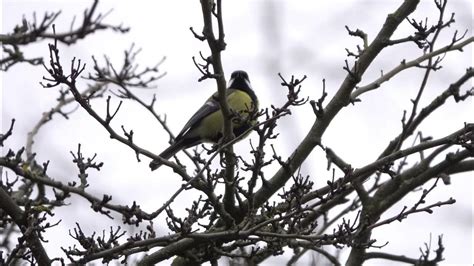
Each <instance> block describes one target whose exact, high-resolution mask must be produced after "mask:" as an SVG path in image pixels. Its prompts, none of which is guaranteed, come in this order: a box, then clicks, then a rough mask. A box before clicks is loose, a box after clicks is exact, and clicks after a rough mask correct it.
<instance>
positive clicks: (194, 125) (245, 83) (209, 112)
mask: <svg viewBox="0 0 474 266" xmlns="http://www.w3.org/2000/svg"><path fill="white" fill-rule="evenodd" d="M228 84H229V86H228V87H227V89H226V95H227V104H228V106H229V109H230V111H231V113H233V114H234V115H235V116H238V117H237V118H235V117H234V118H233V119H232V128H233V133H234V136H235V137H239V136H241V135H242V134H244V133H245V132H246V131H247V130H248V129H249V128H250V127H252V126H253V125H255V124H256V122H257V119H256V118H255V117H256V116H253V115H252V116H251V114H252V113H255V112H256V111H258V98H257V96H256V94H255V92H254V91H253V89H252V86H251V84H250V80H249V75H248V74H247V72H245V71H243V70H236V71H234V72H232V74H231V76H230V80H229V83H228ZM223 130H224V118H223V114H222V111H221V108H220V105H219V100H218V93H217V92H216V93H214V94H213V95H212V96H211V97H209V98H208V99H207V100H206V102H205V103H204V104H203V105H202V106H201V108H199V110H197V112H196V113H195V114H194V115H193V116H191V118H190V119H189V121H188V122H187V123H186V124H185V125H184V127H183V129H182V130H181V132H180V133H179V134H178V135H177V136H176V138H175V140H174V143H172V144H171V145H170V146H169V147H168V148H166V149H165V150H164V151H163V152H161V153H160V155H159V156H160V157H161V158H163V159H166V160H168V159H169V158H171V157H172V156H174V155H175V154H176V153H177V152H179V151H181V150H183V149H187V148H190V147H193V146H196V145H198V144H201V143H219V141H220V140H221V138H222V136H223ZM248 134H249V133H247V134H246V135H248ZM161 165H162V163H161V162H160V161H159V160H153V161H151V162H150V168H151V170H152V171H154V170H156V169H158V168H159V167H160V166H161Z"/></svg>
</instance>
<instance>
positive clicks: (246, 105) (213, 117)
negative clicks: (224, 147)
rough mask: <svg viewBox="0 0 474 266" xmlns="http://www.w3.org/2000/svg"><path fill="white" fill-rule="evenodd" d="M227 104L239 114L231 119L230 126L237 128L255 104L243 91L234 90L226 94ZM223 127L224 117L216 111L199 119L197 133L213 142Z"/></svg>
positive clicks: (219, 111)
mask: <svg viewBox="0 0 474 266" xmlns="http://www.w3.org/2000/svg"><path fill="white" fill-rule="evenodd" d="M227 104H228V105H229V108H230V109H231V111H232V112H234V113H237V114H239V116H240V119H233V120H232V127H233V128H234V129H235V128H238V127H240V126H243V125H242V121H245V119H246V118H247V117H248V115H249V113H250V112H252V110H254V109H255V108H257V107H256V106H254V103H253V101H252V98H251V97H250V96H249V95H248V94H247V93H246V92H244V91H241V90H234V91H233V92H231V93H229V94H228V96H227ZM223 127H224V118H223V115H222V111H221V110H220V109H219V110H218V111H216V112H214V113H212V114H210V115H208V116H207V117H205V118H204V119H203V120H202V121H201V125H200V126H199V129H198V132H197V133H198V135H199V136H200V137H202V138H203V139H205V140H206V141H211V142H214V141H216V138H217V136H219V135H221V134H222V133H221V132H222V129H223Z"/></svg>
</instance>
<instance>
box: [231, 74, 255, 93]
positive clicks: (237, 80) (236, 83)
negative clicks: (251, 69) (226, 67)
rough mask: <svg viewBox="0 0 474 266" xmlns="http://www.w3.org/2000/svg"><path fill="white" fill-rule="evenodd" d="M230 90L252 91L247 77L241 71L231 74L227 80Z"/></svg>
mask: <svg viewBox="0 0 474 266" xmlns="http://www.w3.org/2000/svg"><path fill="white" fill-rule="evenodd" d="M229 88H230V89H241V90H252V86H251V85H250V80H249V75H248V74H247V72H245V71H243V70H236V71H234V72H232V75H230V80H229Z"/></svg>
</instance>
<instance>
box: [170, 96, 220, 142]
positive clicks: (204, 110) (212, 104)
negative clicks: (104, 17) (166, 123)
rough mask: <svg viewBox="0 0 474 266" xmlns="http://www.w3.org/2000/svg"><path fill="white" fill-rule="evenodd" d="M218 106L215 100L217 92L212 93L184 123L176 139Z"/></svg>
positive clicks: (217, 108)
mask: <svg viewBox="0 0 474 266" xmlns="http://www.w3.org/2000/svg"><path fill="white" fill-rule="evenodd" d="M219 108H220V106H219V102H218V101H217V93H214V94H213V95H212V96H211V97H209V99H207V101H206V102H205V103H204V104H203V105H202V106H201V108H199V110H197V112H196V113H195V114H194V115H193V116H192V117H191V118H190V119H189V121H188V122H187V123H186V124H185V125H184V127H183V129H181V132H179V134H178V136H176V139H179V138H181V137H182V136H183V135H184V134H186V132H188V131H189V129H190V128H191V127H192V126H193V125H196V124H198V123H199V121H200V120H202V119H203V118H204V117H206V116H208V115H209V114H211V113H213V112H215V111H217V110H219Z"/></svg>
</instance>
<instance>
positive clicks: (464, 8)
mask: <svg viewBox="0 0 474 266" xmlns="http://www.w3.org/2000/svg"><path fill="white" fill-rule="evenodd" d="M137 2H138V4H137ZM66 3H67V4H66ZM90 3H91V1H67V2H66V1H13V0H10V1H2V5H1V8H3V10H1V11H2V12H1V14H2V23H3V28H2V33H6V32H10V31H11V29H12V28H13V27H14V25H15V24H17V23H18V22H19V21H21V18H22V16H23V14H25V15H26V17H27V18H31V16H32V12H34V11H36V13H37V14H38V17H40V15H39V14H42V13H43V12H44V11H56V10H59V9H61V10H62V11H63V12H62V15H61V16H60V18H59V20H58V22H57V23H56V24H57V26H56V28H57V31H58V32H62V31H65V30H67V29H68V28H69V23H70V21H71V19H72V17H73V16H74V15H75V14H77V15H78V16H80V14H81V12H82V11H81V10H82V9H83V8H85V7H88V6H89V4H90ZM135 3H136V4H131V2H130V1H123V0H122V1H103V2H101V3H100V4H99V7H98V9H99V10H100V11H103V12H105V11H108V10H109V9H110V8H113V9H114V11H113V12H112V14H110V15H109V17H108V19H106V22H107V23H110V24H118V23H121V22H123V24H124V25H125V26H130V27H131V32H130V33H128V34H125V35H120V34H117V33H113V32H98V33H96V34H95V35H93V36H90V37H89V38H88V39H87V40H85V41H80V42H79V43H78V44H77V45H75V46H72V47H64V46H61V47H60V50H61V54H62V60H63V61H62V62H63V64H64V65H68V63H69V62H70V60H71V59H72V57H74V56H76V57H78V58H81V59H82V60H83V61H84V60H85V61H86V62H88V66H89V68H88V69H86V72H87V71H90V70H91V68H90V67H91V65H92V64H91V60H90V57H91V56H92V55H96V56H97V57H98V58H100V57H101V55H102V54H104V53H105V54H107V55H108V56H109V57H110V58H111V59H112V61H113V62H117V63H120V62H121V58H122V53H123V50H124V49H128V48H129V47H130V44H131V43H132V42H134V43H135V44H136V46H137V47H141V48H142V50H143V51H142V53H141V55H140V56H139V61H140V64H141V65H142V66H151V65H154V64H155V63H156V62H157V61H159V60H161V58H162V57H163V56H166V57H167V60H166V61H165V63H164V64H163V65H162V70H163V71H166V72H167V75H166V76H165V77H164V78H163V79H161V80H159V81H158V82H157V89H156V90H155V91H153V92H152V91H141V92H139V94H140V95H141V96H142V97H145V98H149V99H150V100H151V97H152V94H153V93H157V98H158V99H157V105H156V108H157V110H158V112H159V113H166V114H167V115H168V122H169V126H170V127H171V128H172V129H173V130H174V131H175V132H178V131H179V130H180V128H181V126H182V125H183V124H184V123H185V122H186V120H187V119H188V118H189V116H190V115H192V113H193V111H194V110H196V109H197V108H198V107H199V106H200V105H201V104H202V102H203V101H204V100H205V99H206V98H207V97H208V95H209V94H211V93H212V92H213V91H214V90H215V85H214V83H213V82H210V81H204V82H201V83H197V79H198V78H199V73H198V71H197V70H196V69H195V67H194V65H193V63H192V60H191V57H192V56H199V51H203V53H204V54H207V52H208V48H207V46H206V45H205V43H201V42H199V41H198V40H196V39H194V37H193V36H192V34H191V33H190V31H189V27H190V26H192V27H194V29H195V30H196V31H197V32H200V31H201V28H202V21H201V13H200V7H199V2H198V1H160V2H158V1H153V2H152V1H136V2H135ZM269 3H271V2H270V1H263V0H261V1H226V2H225V3H224V4H225V5H224V17H225V18H224V21H225V27H226V28H225V30H226V42H227V44H228V46H227V49H226V51H225V52H224V54H223V63H224V67H225V72H226V75H227V76H228V75H230V73H231V72H232V71H233V70H236V69H244V70H246V71H247V72H248V73H249V75H250V79H251V81H252V84H253V87H254V89H255V90H256V93H257V95H258V96H259V98H260V102H261V107H268V106H270V105H271V104H274V105H277V106H278V105H279V104H280V103H282V102H284V101H285V95H286V94H285V90H284V89H283V88H282V87H281V86H280V85H279V83H280V81H279V79H278V77H277V73H278V72H281V73H282V74H283V75H284V76H287V77H289V76H290V75H292V74H294V75H295V76H296V77H301V76H302V75H303V74H306V75H308V79H307V81H305V82H304V83H303V95H305V96H308V97H309V98H310V99H318V98H319V96H320V94H321V88H322V86H321V80H322V79H323V78H325V79H326V88H327V91H328V93H329V96H328V97H332V95H333V94H334V92H335V91H336V89H337V88H338V86H339V85H340V83H341V81H342V78H343V77H344V75H345V74H346V73H345V72H344V71H343V70H342V67H343V64H344V59H345V58H346V52H345V50H344V48H349V49H351V50H355V45H356V44H360V42H359V40H358V39H356V38H353V37H350V36H348V34H347V32H346V30H345V29H344V25H349V26H350V28H351V29H356V28H359V29H362V30H364V31H365V32H366V33H367V34H368V36H369V40H372V38H373V37H374V36H375V34H376V33H377V32H378V30H379V29H380V27H381V25H382V24H383V22H384V20H385V17H386V15H387V14H388V13H389V12H392V11H393V10H395V8H396V7H397V6H398V5H399V3H400V1H388V0H386V1H375V0H373V1H361V0H358V1H331V2H329V1H327V2H326V3H323V4H320V3H318V4H314V2H313V1H298V3H297V4H295V1H275V3H276V4H275V7H274V8H275V10H276V11H275V13H276V14H277V15H276V16H275V17H273V21H274V23H275V24H274V25H276V26H277V29H280V30H279V31H278V30H277V31H272V30H269V26H268V22H267V21H268V20H272V17H271V14H272V12H270V10H271V9H270V8H269V7H268V4H269ZM433 7H434V4H433V3H432V1H422V3H421V4H420V6H419V8H418V9H417V11H416V12H415V13H414V15H413V16H412V17H416V18H417V20H420V19H421V18H424V17H425V16H430V21H433V20H434V19H435V18H436V13H434V8H433ZM448 9H449V10H448V12H447V13H448V14H450V13H451V12H456V18H457V21H456V24H454V26H453V27H451V28H450V29H448V30H447V31H446V33H445V35H443V36H442V37H441V40H440V41H439V42H438V45H439V46H441V45H442V44H446V43H447V42H449V40H450V38H451V34H452V33H453V32H454V30H455V29H459V31H460V32H463V31H464V30H465V29H467V28H469V33H468V35H472V21H473V20H472V13H473V12H472V3H470V1H468V0H463V1H461V0H454V1H450V2H449V3H448ZM79 18H80V17H78V19H77V21H79V20H80V19H79ZM265 18H267V19H268V20H266V19H265ZM407 30H408V31H407ZM408 33H411V29H410V27H408V26H407V24H404V26H402V27H401V28H400V29H399V31H397V32H396V34H395V36H396V37H403V36H406V35H407V34H408ZM25 51H26V55H27V56H28V55H29V56H36V55H40V54H42V55H44V56H46V55H47V54H48V49H47V45H46V42H42V43H39V44H36V45H32V46H31V47H29V48H28V49H26V50H25ZM417 56H419V52H418V50H417V49H415V47H414V45H412V44H406V45H404V46H400V47H397V48H389V49H386V51H385V50H384V52H382V53H381V54H380V57H379V58H378V59H377V60H376V61H375V62H374V64H373V65H372V66H371V68H370V69H369V71H368V72H367V73H366V75H365V76H364V79H363V81H362V82H361V85H364V84H367V83H369V82H370V81H371V80H373V79H374V78H375V77H377V76H378V75H379V73H380V70H381V69H383V70H384V72H386V71H388V70H390V69H391V68H393V67H395V66H396V65H397V64H399V62H400V61H401V60H402V59H407V60H409V59H413V58H415V57H417ZM469 66H472V45H471V46H470V47H469V48H468V49H466V50H465V52H464V53H452V54H449V55H447V56H446V58H445V62H444V67H443V69H441V70H440V71H438V72H436V73H433V75H432V79H431V81H430V83H429V86H428V89H427V91H426V93H425V100H424V101H422V104H421V105H422V106H424V105H425V104H427V103H428V102H429V101H430V100H431V99H432V98H433V97H435V96H436V95H438V94H439V93H440V92H441V91H442V90H444V89H445V88H447V86H448V85H449V84H450V83H452V82H454V81H456V80H457V79H458V78H459V77H460V76H461V75H462V73H464V71H465V69H466V68H467V67H469ZM421 73H422V71H421V70H410V71H407V72H404V73H402V74H401V75H399V76H398V77H396V78H394V79H393V80H391V81H390V82H388V83H387V84H385V85H384V86H383V87H382V88H381V89H379V90H377V91H373V92H370V93H368V94H365V95H363V96H362V103H359V104H356V105H355V106H350V107H348V108H345V109H344V110H343V111H342V112H341V113H340V114H339V116H338V117H337V118H336V119H335V120H334V122H333V124H332V125H331V127H330V128H329V129H328V130H327V132H326V134H325V135H324V144H325V145H328V146H329V147H331V148H333V149H334V150H335V151H337V152H338V153H339V154H340V155H341V156H342V157H343V158H344V159H345V160H346V161H347V162H349V163H351V164H352V166H354V167H360V166H363V165H364V164H366V163H369V162H370V161H371V160H373V159H374V158H375V157H376V156H377V155H378V154H379V153H380V151H381V149H383V148H384V147H385V145H386V144H387V143H388V141H390V140H391V139H392V138H393V137H394V133H393V131H394V130H396V132H398V130H399V129H400V126H401V123H400V118H401V115H402V112H403V110H404V109H407V108H410V107H411V104H410V101H409V99H410V98H413V97H414V96H415V95H416V90H417V88H418V86H419V84H420V82H421V77H420V74H421ZM43 75H45V71H44V70H43V68H42V67H32V66H29V65H26V64H22V65H17V66H14V67H13V68H12V69H11V70H9V71H8V72H7V73H6V74H3V81H2V85H3V86H2V90H1V91H0V97H2V102H1V108H0V111H2V112H3V113H2V115H1V118H2V121H1V124H2V128H3V129H2V132H4V131H5V129H6V128H7V127H8V126H9V123H10V122H9V121H10V119H11V118H12V117H14V118H16V119H17V123H16V125H15V135H14V137H12V138H10V139H9V140H8V141H7V143H6V145H7V147H8V148H14V149H15V148H16V149H18V148H19V147H21V146H23V145H24V144H25V139H26V134H27V132H28V131H29V130H31V127H32V124H33V123H35V122H36V121H37V120H38V119H39V117H40V114H41V113H42V112H44V111H46V110H48V109H49V108H51V107H52V106H53V104H54V103H55V99H56V97H57V90H56V89H43V88H42V87H41V86H40V85H39V81H41V78H42V76H43ZM471 84H472V82H471ZM464 88H466V86H465V87H464ZM176 98H179V100H176ZM451 101H452V100H451V99H450V102H451ZM103 102H104V101H103V100H99V101H97V102H95V103H94V104H93V106H95V107H97V108H98V110H99V111H103V110H105V109H104V104H103ZM117 103H118V101H115V104H117ZM447 107H448V108H445V109H444V111H441V112H437V113H435V114H434V116H433V118H432V119H429V120H427V121H426V122H425V123H424V124H423V125H422V127H421V128H422V129H423V130H424V133H425V135H432V136H433V137H435V138H437V137H442V136H444V135H446V134H448V133H450V132H452V131H454V130H456V129H458V128H460V127H461V126H462V125H463V123H464V122H466V121H467V122H473V120H472V114H473V113H474V105H473V101H472V99H471V100H470V101H467V102H464V103H461V104H459V105H457V106H455V105H454V104H452V103H448V104H447ZM293 111H294V112H293V116H292V117H291V118H285V119H283V120H282V121H281V122H280V126H281V127H280V130H281V136H280V138H279V139H278V140H277V141H276V142H275V143H274V144H275V146H276V147H277V149H278V150H279V152H280V153H281V154H282V155H283V156H286V155H289V154H290V153H291V152H292V151H293V149H294V147H295V146H296V145H297V144H298V142H299V141H300V140H301V139H302V138H303V137H304V136H305V135H306V133H307V131H308V129H309V128H310V126H311V124H312V123H313V121H314V114H313V113H312V111H311V107H310V106H309V105H305V106H303V107H300V108H298V109H295V110H293ZM115 122H116V123H115V124H114V125H115V127H116V129H117V130H118V131H121V129H120V125H122V124H124V125H125V127H126V128H127V129H133V130H134V132H135V139H136V141H137V142H138V143H139V144H140V145H143V146H145V147H147V148H148V149H150V150H153V151H156V152H157V153H158V152H159V151H161V150H162V149H164V148H165V147H166V146H167V141H168V138H167V136H166V134H164V132H163V130H162V129H161V127H160V126H159V125H158V123H155V122H154V120H153V119H152V117H151V115H149V114H148V113H146V112H145V111H144V110H143V109H142V108H140V107H138V106H137V105H135V104H133V103H128V102H125V103H124V104H123V106H122V108H121V111H120V112H119V117H118V121H115ZM440 123H443V126H440ZM77 143H81V144H82V147H83V152H84V154H85V155H87V154H88V155H92V154H93V153H95V152H97V153H98V159H99V160H102V161H104V162H105V166H104V168H103V169H102V170H101V171H100V172H99V173H94V172H91V173H90V178H89V181H90V183H91V188H90V190H89V192H92V191H94V192H97V193H98V195H101V194H103V193H107V194H112V195H113V200H114V202H115V203H121V204H131V201H132V200H137V202H139V203H140V205H141V206H142V207H143V208H144V209H145V210H147V211H152V210H154V209H156V208H157V207H159V206H161V205H162V204H163V202H165V200H166V199H167V198H168V197H169V196H170V195H171V194H173V193H174V191H175V190H176V189H177V188H178V187H179V186H180V184H181V183H180V182H179V180H178V179H177V177H176V176H174V175H173V174H172V172H171V171H168V170H166V169H164V168H162V169H160V170H159V171H157V172H154V173H150V172H149V169H148V160H145V159H144V160H143V161H142V163H136V160H135V154H134V153H133V152H131V151H130V150H129V149H127V148H126V147H124V146H123V145H120V144H118V143H117V142H115V141H112V140H110V138H109V137H108V135H107V134H106V133H105V130H104V129H102V128H101V127H99V126H98V124H97V123H96V122H95V121H93V119H92V118H90V117H89V116H87V115H86V114H85V112H83V111H82V110H79V111H77V112H76V113H74V114H73V115H71V119H70V120H64V119H62V118H61V117H55V119H54V121H53V122H52V123H49V124H47V125H46V126H45V127H44V128H43V129H42V131H41V132H40V134H39V135H38V137H37V139H36V143H35V146H34V149H35V150H36V152H37V153H38V157H37V159H38V160H40V161H42V160H48V159H49V160H51V164H50V172H49V173H50V175H51V176H53V177H55V178H58V179H60V180H68V181H69V180H73V179H74V178H75V174H71V173H75V168H74V165H73V164H72V162H71V161H72V158H71V156H70V154H69V151H70V150H73V151H75V150H76V147H77ZM248 149H249V145H248V141H242V142H241V143H239V144H238V145H236V151H237V152H239V153H244V154H245V153H247V154H248ZM4 152H5V151H4ZM182 158H184V157H182ZM325 166H326V161H325V160H324V154H323V153H322V152H321V151H318V150H317V149H315V152H313V154H312V155H311V156H310V158H308V160H307V161H306V162H305V164H304V166H303V169H302V171H303V173H305V174H310V175H311V176H312V177H313V180H314V181H315V182H316V184H317V185H324V184H325V183H326V180H327V179H328V178H330V176H331V175H330V172H326V171H325ZM268 176H270V174H268ZM472 178H473V175H472V174H468V175H458V176H453V179H452V185H450V186H444V185H438V188H437V189H436V191H435V192H433V193H432V194H431V195H430V196H429V197H428V203H434V202H437V201H441V200H446V199H447V198H449V197H451V196H452V197H454V198H456V199H457V203H456V204H455V205H454V206H449V207H443V208H439V209H435V212H434V213H433V214H432V215H428V214H415V215H412V216H410V217H409V218H408V219H406V220H405V221H403V223H392V224H390V225H388V226H386V227H384V228H383V229H379V230H376V231H375V232H374V236H373V237H375V238H376V239H378V240H379V242H380V243H385V242H386V241H389V242H390V244H389V245H388V246H387V247H386V248H385V251H386V252H394V253H396V254H405V255H407V256H411V257H418V255H419V251H418V247H422V246H423V243H424V242H425V241H428V239H429V235H430V233H431V234H432V238H433V239H434V240H436V237H437V235H438V234H444V243H445V246H446V251H445V253H444V256H445V258H446V261H445V263H446V264H445V265H452V264H471V263H469V262H472V261H471V252H472V247H473V245H472V238H473V237H472V231H473V230H472V229H473V223H472V221H473V213H472V210H473V208H472V191H473V181H472ZM420 193H421V191H419V192H415V193H412V194H411V195H409V196H408V197H407V200H406V201H405V202H404V203H402V204H398V205H396V206H394V207H393V208H392V209H391V210H390V211H389V213H390V214H391V215H394V214H396V213H398V212H399V211H400V210H401V208H402V207H403V206H404V205H407V206H409V207H410V206H411V204H413V203H414V202H416V200H417V199H418V197H419V194H420ZM195 196H196V194H195V193H187V194H185V195H182V196H180V197H179V198H178V200H177V201H176V202H175V203H174V205H173V209H175V210H176V211H177V212H181V213H184V207H187V206H189V204H190V202H191V200H189V199H190V198H194V197H195ZM71 202H73V203H74V204H73V207H72V209H74V211H72V209H71V208H63V209H61V210H59V211H58V215H57V216H55V217H54V218H53V220H54V219H62V220H63V222H62V223H61V225H60V226H58V227H56V228H54V229H51V230H50V231H49V233H50V234H48V237H49V239H50V242H49V244H47V247H48V249H49V250H50V251H51V253H52V254H56V255H57V254H61V251H60V249H59V244H61V245H64V244H66V243H67V244H73V241H72V239H70V238H66V237H64V236H65V235H66V234H67V232H68V230H69V229H71V228H73V226H74V223H75V221H76V220H79V221H82V223H81V225H82V228H83V229H85V230H86V231H88V232H92V230H97V227H96V226H97V224H98V223H103V226H102V227H101V228H104V229H107V226H108V225H109V224H110V221H109V220H106V219H103V217H101V216H100V215H98V214H96V213H94V212H93V211H91V209H90V208H89V207H88V206H89V204H88V203H87V202H85V201H84V200H82V199H78V198H77V197H74V198H73V199H72V200H71ZM390 214H387V216H386V217H388V215H390ZM90 221H94V223H93V224H91V225H90V226H87V225H86V223H87V222H90ZM118 222H119V221H118ZM155 227H156V230H157V232H162V233H165V232H166V228H165V225H163V224H160V223H159V222H155ZM99 230H100V229H99ZM129 230H133V228H131V229H129ZM407 236H413V238H412V239H407ZM58 240H60V241H58ZM59 242H60V243H59ZM433 244H435V241H433ZM290 253H291V252H290ZM287 255H288V256H291V254H287ZM343 256H344V255H343ZM279 259H281V258H275V259H274V260H272V261H269V262H268V265H270V263H275V262H277V261H278V260H279ZM309 259H310V257H309V256H307V258H305V259H304V260H302V261H301V263H302V264H301V265H304V264H305V262H308V261H309ZM168 263H169V262H168ZM168 263H166V264H168ZM378 263H380V261H369V263H367V265H377V264H378ZM166 264H164V265H166ZM385 265H388V264H385Z"/></svg>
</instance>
